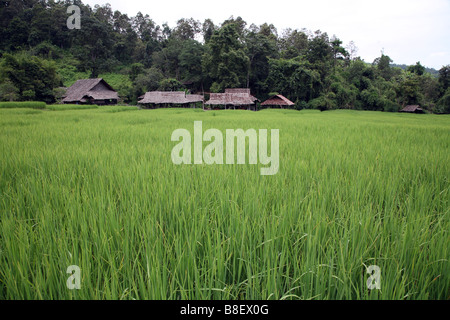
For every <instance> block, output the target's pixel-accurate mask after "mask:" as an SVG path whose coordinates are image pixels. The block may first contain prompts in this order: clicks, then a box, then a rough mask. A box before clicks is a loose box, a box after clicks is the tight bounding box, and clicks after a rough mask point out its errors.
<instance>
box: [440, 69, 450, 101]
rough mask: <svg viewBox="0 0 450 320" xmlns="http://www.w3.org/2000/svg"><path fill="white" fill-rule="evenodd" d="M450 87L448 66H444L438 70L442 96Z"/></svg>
mask: <svg viewBox="0 0 450 320" xmlns="http://www.w3.org/2000/svg"><path fill="white" fill-rule="evenodd" d="M449 86H450V65H446V66H444V67H442V68H441V69H440V70H439V87H440V93H441V96H443V95H444V94H445V93H446V92H447V90H448V88H449Z"/></svg>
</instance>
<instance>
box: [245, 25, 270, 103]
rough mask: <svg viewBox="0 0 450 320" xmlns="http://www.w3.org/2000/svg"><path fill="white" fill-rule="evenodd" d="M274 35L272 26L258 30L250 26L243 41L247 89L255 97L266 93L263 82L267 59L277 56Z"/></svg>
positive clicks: (267, 72)
mask: <svg viewBox="0 0 450 320" xmlns="http://www.w3.org/2000/svg"><path fill="white" fill-rule="evenodd" d="M275 33H276V29H274V27H273V26H269V25H267V24H263V25H261V26H260V27H259V28H258V27H257V26H255V25H252V26H251V27H250V30H249V32H247V34H246V36H245V39H244V43H245V49H246V53H247V57H248V58H249V63H250V65H249V68H248V71H247V87H248V88H251V89H252V92H253V93H255V94H256V95H263V93H264V91H267V89H266V87H265V80H266V79H267V76H268V75H269V58H276V57H277V56H278V52H277V43H276V36H275Z"/></svg>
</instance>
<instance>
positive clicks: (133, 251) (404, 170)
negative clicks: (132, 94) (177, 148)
mask: <svg viewBox="0 0 450 320" xmlns="http://www.w3.org/2000/svg"><path fill="white" fill-rule="evenodd" d="M115 108H117V107H115ZM111 110H113V109H112V108H109V107H105V108H104V107H99V108H98V109H92V110H65V111H64V112H45V111H43V112H39V113H25V112H24V111H25V110H20V112H19V111H18V110H15V109H2V110H0V128H1V129H0V150H1V153H0V217H1V220H0V299H205V300H209V299H247V300H253V299H277V300H280V299H283V300H284V299H287V300H290V299H318V300H322V299H339V300H340V299H414V300H420V299H448V298H449V284H450V272H449V270H450V268H449V262H448V252H449V247H448V245H449V236H448V230H449V208H450V205H449V199H450V194H449V176H450V172H449V171H450V169H449V163H450V152H449V142H450V139H449V138H450V117H449V116H435V115H409V114H391V113H389V114H388V113H377V112H356V111H333V112H324V113H317V112H303V111H302V112H296V111H289V110H264V111H261V112H257V113H255V112H247V111H214V112H196V111H194V110H188V109H167V110H135V111H133V112H111ZM196 120H201V121H203V128H204V130H206V129H208V128H217V129H219V130H221V131H222V132H225V130H226V129H237V128H243V129H248V128H254V129H272V128H273V129H280V171H279V173H278V174H277V175H276V176H266V177H264V176H261V175H260V174H259V166H258V165H256V166H255V165H241V166H232V165H223V166H206V165H189V166H175V165H173V164H172V162H171V158H170V157H171V150H172V148H173V147H174V145H175V143H173V142H171V141H170V137H171V134H172V132H173V131H174V130H175V129H178V128H186V129H188V130H190V131H191V132H192V130H193V123H194V121H196ZM70 265H78V266H79V267H80V268H81V276H82V279H81V285H82V288H81V290H77V291H70V290H68V289H67V287H66V281H67V278H68V277H69V275H67V274H66V273H65V272H66V269H67V267H68V266H70ZM370 265H378V266H379V267H380V268H381V290H368V289H367V286H366V282H367V279H368V277H369V275H368V274H367V273H366V267H368V266H370Z"/></svg>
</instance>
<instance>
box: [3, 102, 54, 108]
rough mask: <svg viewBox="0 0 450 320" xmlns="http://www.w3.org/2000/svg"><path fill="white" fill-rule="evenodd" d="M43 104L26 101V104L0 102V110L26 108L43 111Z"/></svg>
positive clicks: (44, 105)
mask: <svg viewBox="0 0 450 320" xmlns="http://www.w3.org/2000/svg"><path fill="white" fill-rule="evenodd" d="M45 107H46V104H45V102H39V101H26V102H0V109H12V108H27V109H45Z"/></svg>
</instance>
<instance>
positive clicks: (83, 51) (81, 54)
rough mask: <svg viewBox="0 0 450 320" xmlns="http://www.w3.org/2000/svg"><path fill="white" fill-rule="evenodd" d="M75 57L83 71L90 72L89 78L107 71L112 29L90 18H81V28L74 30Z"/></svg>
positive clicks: (111, 45)
mask: <svg viewBox="0 0 450 320" xmlns="http://www.w3.org/2000/svg"><path fill="white" fill-rule="evenodd" d="M76 32H77V33H78V36H77V37H76V45H77V49H76V55H77V57H78V59H80V61H81V62H82V67H83V69H85V70H90V72H91V75H90V77H91V78H97V77H98V75H99V73H100V72H102V71H104V70H107V69H108V60H110V59H111V56H112V48H113V44H114V42H113V39H112V27H111V26H110V25H108V24H105V23H102V22H101V21H99V20H98V19H96V18H94V17H90V16H86V17H84V18H83V27H82V28H81V29H80V30H76Z"/></svg>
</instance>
